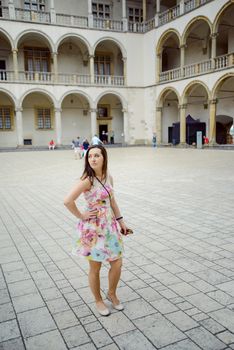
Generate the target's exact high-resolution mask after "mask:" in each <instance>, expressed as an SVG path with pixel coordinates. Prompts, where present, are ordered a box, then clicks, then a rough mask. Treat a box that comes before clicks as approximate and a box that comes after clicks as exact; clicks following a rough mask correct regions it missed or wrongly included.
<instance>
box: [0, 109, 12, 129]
mask: <svg viewBox="0 0 234 350" xmlns="http://www.w3.org/2000/svg"><path fill="white" fill-rule="evenodd" d="M12 121H13V120H12V113H11V108H10V107H0V130H11V129H12V127H13V125H12V124H13V123H12Z"/></svg>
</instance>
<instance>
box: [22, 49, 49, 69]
mask: <svg viewBox="0 0 234 350" xmlns="http://www.w3.org/2000/svg"><path fill="white" fill-rule="evenodd" d="M24 57H25V70H26V71H30V72H49V71H50V51H49V50H48V49H43V48H35V47H28V48H26V47H25V48H24Z"/></svg>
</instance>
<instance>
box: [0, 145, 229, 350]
mask: <svg viewBox="0 0 234 350" xmlns="http://www.w3.org/2000/svg"><path fill="white" fill-rule="evenodd" d="M108 153H109V157H110V170H111V173H112V175H113V176H114V181H115V192H116V197H117V199H118V202H119V206H120V207H121V211H122V214H123V215H124V217H125V218H126V221H127V223H128V224H129V226H130V227H132V228H133V229H134V235H133V236H131V237H126V238H124V240H125V258H124V267H123V273H122V278H121V283H120V286H119V297H120V299H121V301H122V302H123V303H124V305H125V310H124V311H123V312H117V311H115V312H114V311H113V310H112V314H111V315H110V316H109V317H107V318H104V317H101V316H100V315H99V314H97V312H96V311H95V307H94V303H93V298H92V295H91V293H90V291H89V288H88V279H87V262H86V261H84V260H81V259H79V258H76V257H73V256H71V255H70V249H71V240H72V234H73V232H74V229H75V224H76V220H75V218H73V217H72V215H71V214H70V213H69V212H68V211H67V210H66V208H65V207H64V206H63V198H64V196H65V194H66V193H67V191H68V190H69V189H70V188H71V186H72V185H73V184H74V182H75V181H76V179H78V178H79V176H80V174H81V171H82V168H83V161H80V160H75V159H74V157H73V152H72V151H50V152H48V151H41V152H15V153H0V164H1V168H0V179H1V182H0V183H1V185H0V219H1V220H0V264H1V265H0V268H1V270H0V349H1V350H22V349H27V350H47V349H48V350H65V349H73V350H75V349H76V350H78V349H79V350H93V349H102V350H104V349H105V350H116V349H125V350H151V349H163V350H199V349H204V350H219V349H220V350H221V349H226V350H227V349H234V205H233V203H234V152H232V151H220V150H195V149H166V148H162V149H156V150H155V149H151V148H143V147H139V148H123V149H121V148H119V149H117V148H116V149H109V150H108ZM80 204H81V205H83V199H82V200H80ZM107 271H108V270H107V266H103V268H102V281H101V282H102V289H103V292H104V293H105V292H106V290H107Z"/></svg>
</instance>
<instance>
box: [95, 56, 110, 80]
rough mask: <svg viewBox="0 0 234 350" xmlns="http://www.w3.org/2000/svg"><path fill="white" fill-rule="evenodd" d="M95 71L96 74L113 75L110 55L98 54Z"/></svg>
mask: <svg viewBox="0 0 234 350" xmlns="http://www.w3.org/2000/svg"><path fill="white" fill-rule="evenodd" d="M94 72H95V74H96V75H111V57H110V55H104V54H103V55H101V54H100V55H97V56H95V58H94Z"/></svg>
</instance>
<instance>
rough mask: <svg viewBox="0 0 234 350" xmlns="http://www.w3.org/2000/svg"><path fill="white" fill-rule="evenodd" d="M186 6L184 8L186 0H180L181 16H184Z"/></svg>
mask: <svg viewBox="0 0 234 350" xmlns="http://www.w3.org/2000/svg"><path fill="white" fill-rule="evenodd" d="M184 10H185V6H184V0H180V15H183V14H184Z"/></svg>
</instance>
